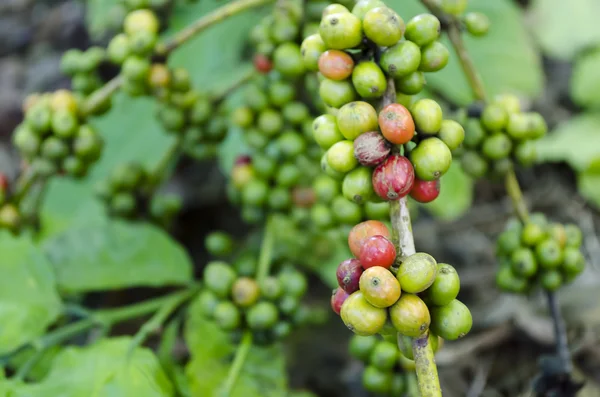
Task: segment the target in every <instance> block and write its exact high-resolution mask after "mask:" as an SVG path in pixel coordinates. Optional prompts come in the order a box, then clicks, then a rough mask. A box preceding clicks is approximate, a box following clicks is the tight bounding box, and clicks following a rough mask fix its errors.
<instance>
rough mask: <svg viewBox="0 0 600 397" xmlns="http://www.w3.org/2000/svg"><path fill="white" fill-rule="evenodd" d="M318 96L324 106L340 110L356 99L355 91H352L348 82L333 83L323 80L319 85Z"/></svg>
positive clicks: (352, 86)
mask: <svg viewBox="0 0 600 397" xmlns="http://www.w3.org/2000/svg"><path fill="white" fill-rule="evenodd" d="M355 70H356V68H355ZM319 95H320V96H321V99H323V102H324V103H325V104H326V105H328V106H331V107H334V108H340V107H342V106H343V105H345V104H347V103H349V102H352V101H353V100H354V99H355V98H356V91H355V90H354V85H353V84H352V82H350V81H349V80H343V81H335V80H329V79H324V80H323V81H321V84H320V85H319Z"/></svg>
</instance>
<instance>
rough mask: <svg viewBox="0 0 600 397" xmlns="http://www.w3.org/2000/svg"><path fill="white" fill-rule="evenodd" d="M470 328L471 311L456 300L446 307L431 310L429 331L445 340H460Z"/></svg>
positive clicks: (471, 320)
mask: <svg viewBox="0 0 600 397" xmlns="http://www.w3.org/2000/svg"><path fill="white" fill-rule="evenodd" d="M472 326H473V317H472V316H471V311H470V310H469V308H468V307H467V306H465V304H464V303H462V302H461V301H459V300H458V299H454V300H453V301H452V302H450V303H449V304H447V305H446V306H438V307H432V308H431V331H433V333H435V334H436V335H439V336H441V337H442V338H443V339H445V340H456V339H459V338H462V337H463V336H465V335H466V334H468V333H469V331H470V330H471V327H472Z"/></svg>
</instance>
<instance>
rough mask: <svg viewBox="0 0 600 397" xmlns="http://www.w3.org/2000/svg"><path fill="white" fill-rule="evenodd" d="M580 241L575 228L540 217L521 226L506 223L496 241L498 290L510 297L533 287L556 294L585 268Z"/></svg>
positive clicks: (579, 232)
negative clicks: (507, 293) (508, 293)
mask: <svg viewBox="0 0 600 397" xmlns="http://www.w3.org/2000/svg"><path fill="white" fill-rule="evenodd" d="M582 239H583V237H582V233H581V230H580V229H579V228H578V227H577V226H576V225H574V224H561V223H556V222H548V220H547V219H546V217H545V216H544V215H543V214H541V213H535V214H532V215H531V216H530V219H529V221H528V222H527V223H525V224H524V225H522V224H521V223H520V222H515V221H511V222H509V223H508V225H507V228H506V230H505V231H504V232H502V234H500V236H499V237H498V244H497V255H498V259H499V262H500V268H499V269H498V272H497V274H496V283H497V285H498V287H499V288H500V289H502V290H504V291H507V292H513V293H527V292H529V291H530V290H531V289H532V288H533V287H535V286H537V285H539V286H540V287H541V288H543V289H544V290H547V291H555V290H557V289H558V288H560V286H561V285H563V284H566V283H569V282H571V281H572V280H573V279H575V278H576V277H577V276H578V275H579V274H581V272H582V271H583V270H584V268H585V258H584V256H583V254H582V252H581V243H582Z"/></svg>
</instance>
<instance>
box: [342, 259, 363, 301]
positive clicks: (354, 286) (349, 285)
mask: <svg viewBox="0 0 600 397" xmlns="http://www.w3.org/2000/svg"><path fill="white" fill-rule="evenodd" d="M363 271H364V269H363V267H362V265H361V263H360V261H359V260H358V259H354V258H351V259H346V260H345V261H343V262H341V263H340V264H339V265H338V267H337V270H336V277H337V281H338V285H339V286H340V288H342V289H343V290H344V291H346V292H347V293H349V294H351V293H353V292H355V291H358V288H359V281H360V276H361V275H362V273H363Z"/></svg>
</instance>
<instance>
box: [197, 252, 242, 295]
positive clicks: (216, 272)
mask: <svg viewBox="0 0 600 397" xmlns="http://www.w3.org/2000/svg"><path fill="white" fill-rule="evenodd" d="M236 278H237V277H236V274H235V271H234V270H233V269H232V268H231V267H230V266H229V265H228V264H227V263H225V262H218V261H213V262H209V263H208V264H207V265H206V267H205V268H204V285H206V288H208V289H209V290H211V291H212V292H214V293H215V294H216V295H217V296H218V297H219V298H226V297H228V296H229V294H230V292H231V287H232V286H233V283H234V282H235V279H236Z"/></svg>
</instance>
